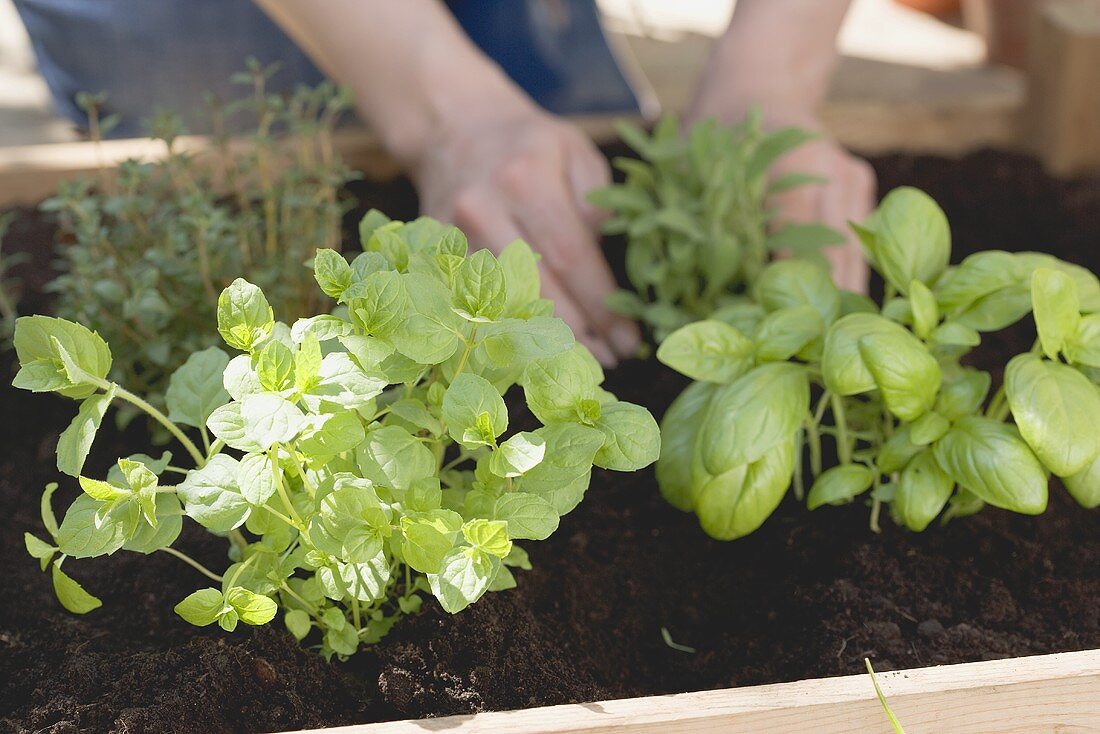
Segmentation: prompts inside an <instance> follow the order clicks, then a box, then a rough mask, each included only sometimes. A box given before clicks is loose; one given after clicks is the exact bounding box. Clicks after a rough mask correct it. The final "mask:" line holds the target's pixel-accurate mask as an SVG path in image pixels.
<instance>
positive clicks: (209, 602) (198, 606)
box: [175, 588, 228, 627]
mask: <svg viewBox="0 0 1100 734" xmlns="http://www.w3.org/2000/svg"><path fill="white" fill-rule="evenodd" d="M227 606H228V605H227V604H226V601H225V597H224V596H222V592H221V591H220V590H218V589H213V588H208V589H200V590H198V591H196V592H194V593H192V594H188V595H187V598H186V599H184V600H183V601H181V602H180V603H179V604H177V605H176V607H175V612H176V614H178V615H179V616H181V617H183V620H184V621H185V622H188V623H190V624H193V625H195V626H196V627H205V626H207V625H208V624H213V623H214V622H215V621H217V619H218V617H220V616H221V615H222V614H223V612H224V611H225V609H226V607H227Z"/></svg>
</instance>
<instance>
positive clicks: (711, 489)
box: [594, 119, 1100, 540]
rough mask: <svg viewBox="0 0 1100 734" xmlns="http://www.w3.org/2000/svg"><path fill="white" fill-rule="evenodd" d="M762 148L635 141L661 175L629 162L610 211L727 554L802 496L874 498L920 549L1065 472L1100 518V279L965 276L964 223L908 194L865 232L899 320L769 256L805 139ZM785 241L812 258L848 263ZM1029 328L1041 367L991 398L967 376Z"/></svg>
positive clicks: (996, 264) (701, 132) (635, 134)
mask: <svg viewBox="0 0 1100 734" xmlns="http://www.w3.org/2000/svg"><path fill="white" fill-rule="evenodd" d="M754 130H756V128H754V127H753V122H752V120H751V119H750V121H748V122H746V123H745V124H744V125H742V126H739V127H738V128H735V129H733V130H732V131H731V130H726V131H723V130H721V129H720V128H717V127H716V126H714V125H712V124H704V125H701V126H696V127H695V128H693V129H692V130H691V131H690V132H689V133H688V134H687V135H686V136H684V137H681V136H680V134H679V132H678V129H677V126H676V125H675V124H673V123H672V122H668V121H666V122H663V123H662V124H661V125H660V126H658V128H657V130H656V131H655V133H654V134H653V136H652V137H647V136H645V135H644V134H642V133H641V132H640V131H637V130H635V129H633V128H624V129H623V131H622V132H623V137H624V139H625V140H627V142H629V143H630V144H631V145H632V146H633V147H634V148H635V149H636V150H637V151H638V152H639V153H640V154H641V156H642V157H643V159H644V161H642V162H639V161H622V162H620V163H619V166H620V168H622V169H623V170H624V171H626V172H627V180H626V183H625V184H623V185H621V186H617V187H612V188H610V189H607V190H605V191H604V192H602V193H600V194H598V195H596V196H595V198H594V201H596V202H597V203H600V204H602V205H604V206H607V207H609V208H611V209H613V210H614V212H615V215H616V216H615V218H613V219H612V220H611V229H612V231H620V232H623V233H625V234H626V236H627V254H626V260H627V266H628V267H627V270H628V273H629V274H630V276H631V281H632V283H633V284H634V285H635V287H636V289H637V293H635V294H633V295H631V296H629V297H628V298H627V297H623V298H620V299H619V300H620V301H623V299H624V298H625V299H626V300H627V301H630V303H632V304H633V306H631V309H627V312H629V313H630V314H631V315H633V316H634V317H636V318H639V319H641V320H642V321H644V322H645V323H647V324H649V325H650V326H651V327H653V331H654V336H655V337H656V338H657V340H658V341H659V344H660V345H659V348H658V349H657V359H659V360H660V361H661V362H663V363H664V364H666V365H668V366H669V367H671V368H673V369H674V370H676V371H678V372H680V373H682V374H684V375H685V376H687V377H689V378H691V379H692V380H694V381H695V382H694V383H693V384H691V385H690V386H689V387H688V388H687V389H686V390H684V392H683V393H682V394H681V395H680V396H679V397H678V398H677V399H676V400H675V401H674V402H673V403H672V405H671V406H670V407H669V409H668V411H667V412H666V413H665V416H664V418H663V420H662V435H663V439H664V440H663V448H662V452H661V457H660V460H659V461H658V462H657V467H656V472H657V480H658V484H659V485H660V488H661V491H662V493H663V494H664V496H665V497H666V498H667V499H668V501H669V502H670V503H671V504H673V505H674V506H676V507H677V508H679V509H681V510H684V511H692V512H694V513H695V514H696V515H697V516H698V517H699V521H700V524H701V525H702V527H703V529H704V530H705V531H706V532H707V533H708V534H710V535H711V536H713V537H715V538H718V539H723V540H730V539H734V538H739V537H743V536H745V535H747V534H749V533H751V532H753V531H754V530H756V529H757V528H758V527H760V525H761V524H762V523H763V522H764V521H765V520H766V519H767V518H768V517H769V516H770V515H771V514H772V512H773V511H774V510H775V508H776V507H777V506H778V505H779V503H780V502H781V501H782V499H783V497H784V496H785V495H786V494H787V492H788V491H789V490H791V488H792V487H793V491H794V494H795V496H796V498H797V499H798V500H800V501H805V502H806V504H807V506H808V508H809V509H811V510H815V509H817V508H820V507H824V506H826V505H836V504H844V503H848V502H852V501H854V500H857V499H859V500H865V501H866V502H867V504H868V505H869V507H870V513H869V525H870V527H871V529H872V530H875V531H878V530H879V529H880V527H881V519H882V515H883V513H884V512H887V513H888V514H889V515H891V516H892V517H893V519H894V520H895V521H896V522H897V523H898V524H900V525H903V526H905V527H907V528H909V529H911V530H914V531H921V530H924V529H925V528H927V527H928V526H929V525H930V524H931V523H932V522H933V521H935V520H936V518H941V519H942V520H944V521H946V520H948V519H950V518H957V517H962V516H965V515H969V514H972V513H974V512H977V511H979V510H980V509H981V508H982V507H984V506H985V505H991V506H994V507H999V508H1002V509H1006V510H1011V511H1013V512H1019V513H1024V514H1032V515H1034V514H1039V513H1041V512H1043V511H1044V510H1045V509H1046V506H1047V499H1048V477H1049V476H1050V475H1051V474H1053V475H1055V476H1057V477H1059V478H1061V480H1062V483H1063V484H1064V485H1065V487H1066V489H1067V490H1068V491H1069V492H1070V494H1071V495H1072V496H1073V497H1074V499H1076V500H1077V501H1078V502H1079V503H1080V504H1081V505H1082V506H1084V507H1086V508H1094V507H1097V506H1100V428H1098V427H1097V425H1096V420H1095V416H1097V415H1100V389H1098V385H1100V281H1098V280H1097V277H1096V276H1095V275H1094V274H1093V273H1091V272H1089V271H1088V270H1086V269H1084V268H1082V267H1080V266H1077V265H1073V264H1070V263H1067V262H1064V261H1061V260H1059V259H1057V258H1055V257H1052V256H1050V255H1044V254H1041V253H1035V252H1021V253H1009V252H1001V251H996V250H994V251H988V252H978V253H976V254H973V255H971V256H969V257H967V258H966V259H964V260H963V261H962V262H961V263H959V264H958V265H953V266H952V265H950V264H949V263H950V258H951V231H950V227H949V225H948V222H947V218H946V216H945V215H944V213H943V211H942V210H941V209H940V207H939V206H938V205H937V204H936V202H935V201H933V200H932V199H931V198H930V197H929V196H928V195H927V194H925V193H923V192H921V191H919V190H917V189H914V188H908V187H903V188H899V189H896V190H894V191H892V192H890V193H889V194H888V195H887V196H886V197H885V198H884V199H883V200H882V203H881V205H880V206H879V207H878V208H877V209H876V210H875V211H874V212H873V213H872V214H871V216H870V217H869V218H868V220H867V221H866V222H864V223H863V224H855V223H853V224H852V228H853V230H854V232H855V234H856V235H857V236H858V237H859V239H860V241H861V242H862V245H863V248H864V251H865V253H866V255H867V258H868V260H869V261H870V263H871V265H872V267H873V268H874V269H875V270H876V271H877V272H878V273H879V274H880V275H881V276H882V279H883V281H884V282H885V296H884V298H883V299H882V301H881V302H875V301H872V300H871V299H870V298H867V297H865V296H861V295H857V294H854V293H848V292H843V291H841V290H840V289H838V288H837V286H836V285H835V284H834V283H833V281H832V279H831V278H830V277H829V275H828V272H827V270H826V269H825V268H824V267H822V266H821V264H820V261H819V259H818V258H816V257H812V256H810V257H798V258H795V259H786V260H779V261H775V262H771V263H768V262H767V258H768V256H769V255H770V254H771V253H772V251H774V250H776V249H780V248H777V247H771V246H763V244H762V243H763V242H764V240H762V239H761V238H762V237H763V234H762V233H763V231H764V229H763V227H764V222H765V220H766V218H765V217H762V216H761V215H760V212H762V211H764V204H763V202H764V201H765V199H764V198H763V197H764V194H765V193H766V184H765V183H764V181H765V180H766V176H765V173H766V169H767V165H766V164H767V163H770V162H771V161H772V160H774V156H775V155H778V151H782V150H786V149H789V147H790V146H791V145H794V144H795V143H797V142H799V141H800V140H802V139H804V136H799V135H796V134H795V133H793V132H785V133H775V134H774V136H775V137H774V138H770V137H768V136H764V137H761V134H760V133H759V131H758V130H757V131H756V132H754ZM756 146H758V147H759V149H758V148H757V147H756ZM730 151H737V154H736V155H734V154H733V153H730ZM754 151H756V152H754ZM761 151H763V152H761ZM727 154H728V155H731V156H733V159H734V160H733V161H732V162H726V163H722V161H725V160H726V158H727ZM712 166H714V167H717V168H715V169H714V170H712V169H711V167H712ZM749 171H751V172H752V173H753V174H754V177H748V178H746V176H747V175H748V173H747V172H749ZM746 181H748V182H751V185H748V187H747V189H745V190H740V189H739V190H738V193H737V194H736V195H735V194H734V193H730V192H729V189H730V187H733V188H738V187H740V186H742V185H743V184H745V182H746ZM797 182H798V183H801V182H802V181H801V180H799V181H797ZM722 192H725V193H722ZM750 194H751V196H750ZM738 196H740V197H748V198H744V199H743V200H742V199H738V198H737V197H738ZM754 196H755V197H756V198H753V197H754ZM732 201H741V204H739V205H737V206H734V205H733V204H731V203H730V202H732ZM731 207H732V208H731ZM750 214H751V216H749V215H750ZM746 217H748V218H747V219H746ZM746 223H749V224H751V227H749V229H750V230H751V231H752V232H753V233H754V234H751V236H750V235H749V234H745V233H744V231H743V230H744V228H745V227H746V226H748V225H747V224H746ZM745 231H747V230H745ZM730 237H732V240H730V241H729V242H727V241H726V239H723V238H727V239H728V238H730ZM773 238H778V240H777V241H778V242H780V243H782V244H783V246H784V247H785V248H786V249H789V250H792V251H794V252H795V253H796V254H799V255H806V254H810V255H812V253H813V252H814V250H815V247H810V246H809V245H810V244H812V245H815V246H816V245H825V244H829V243H828V242H826V241H825V240H824V239H818V240H813V241H812V242H809V243H802V244H806V245H807V246H806V247H802V246H801V245H799V246H795V244H793V242H794V241H793V239H792V238H790V237H787V236H786V235H783V234H782V231H781V232H780V233H777V234H775V235H773ZM775 241H776V240H773V244H774V242H775ZM716 243H723V244H722V245H721V248H720V249H721V252H715V251H713V249H712V248H713V246H715V244H716ZM746 243H756V244H754V245H751V246H749V245H747V244H746ZM729 258H732V259H730V260H729V261H728V262H727V259H729ZM624 302H625V301H624ZM1029 314H1030V315H1031V317H1032V320H1033V322H1034V325H1035V328H1036V331H1037V333H1038V339H1037V340H1036V342H1035V345H1034V348H1033V349H1032V350H1031V351H1030V352H1027V353H1024V354H1020V355H1017V356H1015V357H1014V358H1012V359H1011V360H1010V361H1009V362H1008V363H1007V364H1006V365H1005V368H1004V370H1003V372H1004V380H1003V382H1002V384H1001V385H1000V386H998V387H997V388H996V390H995V391H993V395H992V397H989V393H990V390H991V387H992V383H993V380H992V375H991V373H990V372H986V371H982V370H978V369H975V368H973V367H971V366H969V365H967V364H965V358H966V356H967V354H969V352H970V351H971V350H972V349H974V348H975V347H976V346H978V345H979V344H980V343H981V341H982V338H983V334H985V333H990V332H996V331H999V330H1001V329H1003V328H1005V327H1007V326H1009V325H1011V324H1013V323H1015V322H1017V321H1019V320H1020V319H1022V318H1025V317H1027V316H1028V315H1029ZM666 316H667V318H665V317H666ZM830 449H833V450H835V455H836V457H837V462H836V464H835V465H831V466H830V465H826V462H825V457H826V456H827V455H828V452H829V450H830ZM806 475H809V476H810V477H812V481H811V482H810V483H809V486H808V487H806V486H804V484H803V482H804V478H805V477H806Z"/></svg>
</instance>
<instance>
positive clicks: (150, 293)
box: [42, 60, 354, 438]
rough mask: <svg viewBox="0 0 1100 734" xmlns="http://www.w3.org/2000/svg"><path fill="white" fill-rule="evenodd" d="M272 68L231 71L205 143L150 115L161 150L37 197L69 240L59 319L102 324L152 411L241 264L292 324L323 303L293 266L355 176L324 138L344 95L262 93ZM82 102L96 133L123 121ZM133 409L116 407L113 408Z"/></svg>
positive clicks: (171, 120) (304, 257) (331, 221)
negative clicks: (233, 86) (209, 142)
mask: <svg viewBox="0 0 1100 734" xmlns="http://www.w3.org/2000/svg"><path fill="white" fill-rule="evenodd" d="M274 71H275V69H274V67H266V68H265V67H263V66H261V65H260V64H258V63H257V62H256V61H255V60H251V61H250V62H249V65H248V70H247V71H245V72H242V73H241V74H238V75H237V76H236V78H235V81H236V82H237V83H238V84H240V85H241V86H242V88H243V89H244V91H243V92H242V95H241V97H240V98H239V99H237V100H234V101H231V102H229V103H228V104H224V103H221V102H219V101H217V100H215V99H213V98H211V99H210V100H209V107H208V111H207V117H208V119H209V125H210V127H211V128H212V131H213V136H212V137H213V143H214V145H213V146H212V150H210V151H208V152H204V153H200V154H196V153H194V152H193V151H190V150H187V149H186V148H185V146H184V142H183V140H182V137H183V136H184V135H185V134H186V133H187V130H186V128H185V127H184V125H183V123H182V121H181V120H180V119H179V118H178V117H177V116H174V115H167V114H162V115H158V116H157V117H155V118H153V119H152V120H151V121H150V122H149V128H150V135H151V137H152V138H154V139H155V140H158V141H160V142H161V143H162V144H163V147H164V151H165V154H164V156H163V157H161V158H159V159H158V160H157V161H156V162H152V163H147V162H141V161H137V160H131V161H125V162H123V163H122V164H121V165H120V166H119V167H118V169H117V171H115V172H113V173H114V174H115V175H107V174H106V172H105V171H99V172H98V174H97V175H95V176H92V177H89V178H83V179H78V180H74V181H69V182H65V183H63V184H62V185H60V186H59V188H58V191H57V194H56V195H55V196H54V197H52V198H51V199H49V200H47V201H46V202H44V203H43V205H42V209H43V210H44V211H46V212H49V213H51V214H52V215H53V216H54V217H55V218H56V219H57V222H58V224H59V225H60V233H61V237H62V238H63V239H64V240H65V242H64V245H63V246H61V247H60V249H59V250H58V253H59V256H60V259H59V262H60V265H61V268H62V273H61V275H59V276H58V277H57V278H55V279H54V280H53V281H51V282H50V284H49V285H48V289H49V290H51V291H52V292H54V293H55V294H56V296H57V298H56V305H55V314H56V315H57V316H60V317H62V318H65V319H68V320H70V321H75V322H78V323H82V324H85V325H87V326H89V327H90V328H91V329H93V330H95V331H97V332H99V333H100V334H101V335H102V336H103V337H104V338H105V339H106V340H107V341H108V343H110V344H111V345H112V347H113V348H114V359H113V362H112V369H111V375H110V377H111V379H113V380H115V381H118V382H122V383H123V384H126V385H128V386H129V387H130V388H131V389H134V390H136V391H138V392H140V393H141V394H142V395H143V396H144V398H145V399H146V400H148V401H149V402H150V403H151V404H153V405H154V406H156V407H157V408H159V409H162V410H163V409H164V407H165V400H164V391H165V390H166V389H167V387H168V377H169V375H170V374H171V372H172V370H173V369H174V368H175V367H177V366H178V365H180V364H182V363H183V361H184V360H185V359H186V358H187V357H188V355H190V354H192V353H194V352H198V351H201V350H203V349H206V348H208V347H213V346H216V345H217V344H218V335H217V333H216V332H214V331H213V330H211V329H209V328H208V325H209V324H210V323H212V321H213V319H214V317H215V313H216V310H217V303H218V294H219V293H220V292H221V290H222V289H223V288H225V287H226V286H227V285H229V283H230V282H231V281H232V280H233V278H234V277H235V276H236V275H237V274H239V273H244V272H247V273H248V274H249V277H250V278H251V279H252V280H253V281H254V282H256V283H257V284H258V285H260V286H261V287H262V288H263V289H264V291H265V293H267V295H268V296H269V297H270V298H271V299H272V301H273V302H274V303H275V304H277V307H278V310H279V316H280V317H281V318H283V319H286V320H287V321H288V323H292V322H293V321H294V320H295V319H297V318H299V317H306V316H310V315H313V314H315V313H317V312H318V309H319V307H320V306H321V304H322V298H323V295H322V294H321V293H319V292H318V291H317V289H316V287H315V286H314V285H313V283H312V280H311V278H310V277H309V273H308V271H307V270H305V269H303V268H302V267H301V266H302V264H303V263H305V262H307V261H309V260H310V259H311V258H312V257H313V253H314V251H315V250H316V249H317V248H318V247H323V248H333V247H338V246H339V243H340V241H341V223H342V218H343V215H344V213H345V212H346V211H347V209H348V203H347V201H346V200H345V199H344V198H343V197H342V196H341V195H340V190H341V187H342V186H343V185H344V183H345V182H346V181H348V180H349V179H351V178H354V175H353V174H352V172H351V171H349V170H348V168H347V167H346V166H345V165H344V164H343V162H342V161H341V160H340V158H339V156H337V155H336V153H335V149H334V146H333V140H332V138H333V131H334V129H335V126H336V124H337V122H338V120H339V117H340V115H341V114H342V113H343V111H344V110H346V109H347V108H348V107H349V105H350V95H349V94H348V93H347V92H346V91H343V90H340V89H337V88H336V87H334V86H332V85H331V84H327V83H326V84H322V85H320V86H318V87H316V88H305V87H303V88H301V89H299V90H298V91H297V92H295V93H294V94H293V95H292V96H290V97H288V98H287V97H284V96H282V95H274V94H269V93H268V92H267V91H266V90H267V82H268V80H269V79H270V78H271V76H272V74H273V73H274ZM77 102H78V103H79V104H80V105H81V107H82V108H83V109H84V110H85V111H86V113H87V115H88V120H89V134H90V136H91V137H92V139H93V140H94V141H96V142H98V141H99V140H100V139H101V138H102V136H103V135H106V134H107V133H108V132H109V131H110V129H111V128H112V127H113V126H114V125H115V124H117V118H116V117H115V116H107V117H102V116H101V112H100V111H101V109H102V108H103V106H104V104H105V98H104V97H103V96H102V95H89V94H82V95H78V98H77ZM231 125H233V126H234V127H231ZM236 129H241V132H240V133H239V137H238V138H233V137H231V133H233V134H236V133H235V130H236ZM242 140H243V141H245V142H246V144H242V142H241V141H242ZM138 412H139V411H137V410H136V409H134V408H132V407H130V406H122V407H121V409H120V410H119V411H117V412H116V417H117V418H118V419H119V421H120V422H123V423H124V422H125V421H127V420H129V419H130V418H132V417H133V416H135V415H137V414H138ZM161 435H164V434H161ZM165 438H167V436H165Z"/></svg>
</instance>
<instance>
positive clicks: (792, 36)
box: [692, 0, 848, 126]
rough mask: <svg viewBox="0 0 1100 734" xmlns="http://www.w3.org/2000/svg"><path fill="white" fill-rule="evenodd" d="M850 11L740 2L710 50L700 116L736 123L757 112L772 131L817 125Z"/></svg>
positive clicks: (799, 2)
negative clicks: (756, 109) (838, 40)
mask: <svg viewBox="0 0 1100 734" xmlns="http://www.w3.org/2000/svg"><path fill="white" fill-rule="evenodd" d="M847 5H848V2H847V0H742V2H740V3H739V4H738V7H737V10H736V11H735V12H734V15H733V19H732V21H731V22H730V26H729V29H728V30H727V31H726V33H725V34H724V35H723V36H722V37H721V38H720V39H719V40H718V41H717V42H716V43H715V45H714V49H713V51H712V52H711V55H710V59H709V60H708V62H707V67H706V69H705V71H704V75H703V79H702V83H701V85H700V87H699V90H698V92H697V95H696V98H695V102H694V105H693V108H692V109H693V113H694V114H695V116H696V117H698V118H704V117H710V116H716V117H719V118H720V119H723V120H725V121H727V122H732V121H734V120H739V119H741V118H743V117H744V115H745V114H746V113H747V112H748V110H749V109H750V108H752V107H754V106H756V107H759V108H760V109H761V110H762V112H763V115H764V118H765V120H766V122H768V123H769V125H770V126H780V125H792V124H798V125H803V126H804V125H806V124H812V123H814V122H815V121H816V119H817V116H818V113H819V111H820V108H821V106H822V104H823V103H824V100H825V97H826V95H827V93H828V91H829V84H830V82H831V79H832V75H833V70H834V69H835V67H836V62H837V59H838V55H837V50H836V34H837V32H838V31H839V28H840V24H841V22H842V20H843V17H844V13H845V10H846V9H847ZM742 6H743V7H742ZM793 18H798V20H797V22H795V21H793V20H792V19H793Z"/></svg>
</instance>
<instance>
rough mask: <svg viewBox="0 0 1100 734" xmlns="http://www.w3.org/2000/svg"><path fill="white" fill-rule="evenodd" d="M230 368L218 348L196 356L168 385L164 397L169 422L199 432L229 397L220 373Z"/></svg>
mask: <svg viewBox="0 0 1100 734" xmlns="http://www.w3.org/2000/svg"><path fill="white" fill-rule="evenodd" d="M228 365H229V355H228V354H226V353H225V352H223V351H222V350H221V349H218V348H217V347H210V348H209V349H204V350H203V351H201V352H195V353H194V354H192V355H191V356H190V357H188V358H187V361H186V362H184V363H183V366H181V367H180V368H179V369H178V370H176V371H175V372H173V373H172V377H171V379H169V381H168V390H167V392H165V394H164V399H165V402H166V403H167V405H168V420H170V421H172V422H173V423H179V424H183V425H186V426H193V427H195V428H201V427H202V426H205V425H206V421H207V419H208V418H210V414H211V413H213V412H214V410H215V409H217V408H219V407H221V406H222V405H225V404H226V403H227V402H229V393H228V392H226V390H225V387H223V385H222V373H224V372H225V368H226V367H227V366H228Z"/></svg>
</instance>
